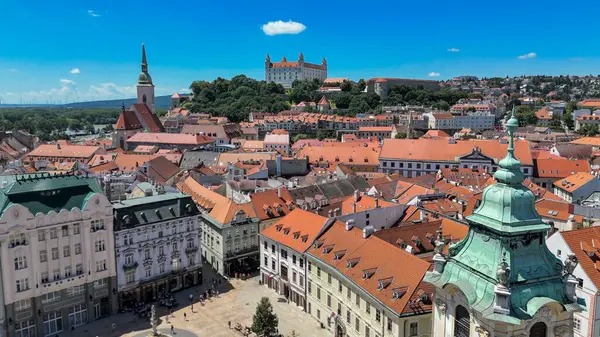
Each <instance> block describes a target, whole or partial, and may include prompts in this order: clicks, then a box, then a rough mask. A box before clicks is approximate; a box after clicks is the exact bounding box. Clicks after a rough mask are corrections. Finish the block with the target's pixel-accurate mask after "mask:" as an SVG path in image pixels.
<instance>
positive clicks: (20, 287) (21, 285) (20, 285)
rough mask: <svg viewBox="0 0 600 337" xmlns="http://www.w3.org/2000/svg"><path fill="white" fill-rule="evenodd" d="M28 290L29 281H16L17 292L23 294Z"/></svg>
mask: <svg viewBox="0 0 600 337" xmlns="http://www.w3.org/2000/svg"><path fill="white" fill-rule="evenodd" d="M26 290H29V279H26V278H24V279H22V280H17V292H18V293H20V292H23V291H26Z"/></svg>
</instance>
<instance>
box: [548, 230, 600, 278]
mask: <svg viewBox="0 0 600 337" xmlns="http://www.w3.org/2000/svg"><path fill="white" fill-rule="evenodd" d="M554 235H561V236H562V237H563V239H564V240H565V242H566V243H567V245H568V246H569V248H570V249H571V251H572V252H573V254H575V256H576V257H577V260H578V262H579V265H580V266H581V268H583V271H584V272H585V274H586V275H587V276H588V277H589V278H590V280H591V281H592V282H593V283H594V285H595V286H596V288H597V289H600V266H598V265H597V264H596V263H597V261H598V260H600V228H598V227H589V228H582V229H576V230H572V231H564V232H560V233H557V234H554Z"/></svg>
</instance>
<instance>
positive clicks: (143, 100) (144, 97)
mask: <svg viewBox="0 0 600 337" xmlns="http://www.w3.org/2000/svg"><path fill="white" fill-rule="evenodd" d="M142 102H144V103H146V94H144V96H142Z"/></svg>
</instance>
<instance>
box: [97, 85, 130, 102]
mask: <svg viewBox="0 0 600 337" xmlns="http://www.w3.org/2000/svg"><path fill="white" fill-rule="evenodd" d="M89 93H90V94H91V95H93V96H99V97H102V98H106V99H109V98H111V97H112V98H115V97H117V98H118V97H133V96H135V95H136V94H137V89H136V87H135V86H118V85H116V84H114V83H102V84H100V85H97V86H96V85H90V90H89Z"/></svg>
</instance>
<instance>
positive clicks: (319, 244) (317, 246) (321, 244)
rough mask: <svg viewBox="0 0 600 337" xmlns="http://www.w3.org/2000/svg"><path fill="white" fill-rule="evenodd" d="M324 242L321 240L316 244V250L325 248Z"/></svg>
mask: <svg viewBox="0 0 600 337" xmlns="http://www.w3.org/2000/svg"><path fill="white" fill-rule="evenodd" d="M323 243H324V241H323V240H319V241H317V242H315V248H321V246H323Z"/></svg>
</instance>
